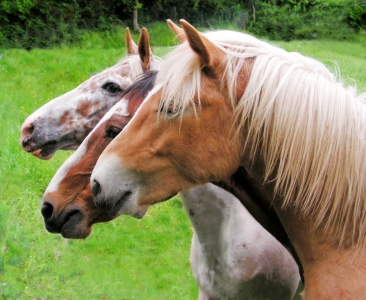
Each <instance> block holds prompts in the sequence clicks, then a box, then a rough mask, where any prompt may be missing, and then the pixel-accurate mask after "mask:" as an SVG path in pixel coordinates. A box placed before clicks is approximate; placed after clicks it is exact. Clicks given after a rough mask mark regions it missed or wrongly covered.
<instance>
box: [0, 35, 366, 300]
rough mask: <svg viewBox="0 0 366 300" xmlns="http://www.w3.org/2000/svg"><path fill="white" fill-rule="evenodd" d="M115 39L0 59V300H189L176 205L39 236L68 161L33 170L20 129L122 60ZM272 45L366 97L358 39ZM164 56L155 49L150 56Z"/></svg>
mask: <svg viewBox="0 0 366 300" xmlns="http://www.w3.org/2000/svg"><path fill="white" fill-rule="evenodd" d="M155 35H157V34H156V33H155ZM123 39H124V36H123V32H119V33H115V34H106V35H104V36H103V35H96V34H91V35H89V36H88V37H86V38H85V39H84V40H83V41H82V42H81V43H80V44H78V45H75V46H68V47H67V46H63V47H60V48H57V49H48V50H39V49H34V50H31V51H24V50H6V51H2V52H1V53H0V54H1V56H0V57H2V58H1V59H0V85H1V88H0V133H1V141H0V247H1V252H0V299H57V300H59V299H73V300H79V299H81V300H83V299H195V298H196V296H197V287H196V284H195V282H194V279H193V277H192V275H191V271H190V267H189V261H188V255H189V247H190V239H191V236H192V229H191V226H190V224H189V221H188V219H187V217H186V216H185V212H184V209H183V208H182V204H181V202H180V200H179V199H178V198H175V199H173V200H170V201H168V202H166V203H163V204H159V205H156V206H155V207H153V208H152V209H150V210H149V213H148V215H147V216H146V217H145V218H144V219H142V220H135V219H132V218H130V217H120V218H118V219H117V220H114V221H113V222H110V223H107V224H97V225H95V226H94V230H93V233H92V234H91V236H90V237H89V238H88V239H86V240H81V241H79V240H73V241H67V240H64V239H62V238H61V237H60V236H58V235H52V234H49V233H47V232H46V231H45V229H44V225H43V219H42V217H41V215H40V212H39V203H40V199H41V196H42V194H43V191H44V189H45V188H46V186H47V184H48V182H49V180H50V179H51V178H52V176H53V174H54V172H55V171H56V169H57V168H58V167H59V166H60V165H61V164H62V162H63V161H64V160H65V159H66V157H67V156H68V155H70V153H67V152H61V153H58V154H57V155H56V156H55V158H54V159H52V160H51V161H40V160H38V159H36V158H34V157H32V156H31V155H29V154H27V153H25V152H24V151H22V150H21V149H20V147H19V144H18V139H19V129H20V126H21V124H22V122H23V121H24V119H25V118H26V117H27V116H28V115H29V114H30V113H31V112H33V111H34V110H35V109H37V108H38V107H39V106H41V105H42V104H43V103H45V102H47V101H49V100H50V99H53V98H54V97H56V96H58V95H60V94H63V93H65V92H67V91H69V90H71V89H72V88H74V87H75V86H77V85H78V84H79V83H80V82H82V81H83V80H85V79H87V78H88V77H89V74H90V73H92V72H95V71H99V70H102V69H104V68H106V67H108V66H110V65H112V64H114V63H116V62H117V60H118V59H119V58H120V57H122V56H123V55H124V54H125V49H124V48H123V47H122V40H123ZM169 39H172V37H171V36H170V37H169ZM152 41H153V37H152ZM162 44H163V43H162ZM277 44H278V45H280V46H281V47H284V48H285V49H287V50H289V51H299V52H301V53H303V54H306V55H309V56H312V57H315V58H317V59H319V60H321V61H323V62H324V63H326V64H327V65H328V66H329V67H330V68H331V69H333V68H334V62H336V63H337V64H338V66H339V67H340V70H341V75H342V78H344V80H345V81H346V82H347V83H353V80H354V82H355V83H356V84H357V86H359V87H360V90H362V91H363V92H366V72H365V70H366V51H365V50H364V49H366V38H365V37H360V38H359V39H358V40H357V41H354V42H339V41H326V40H321V41H293V42H289V43H285V42H278V43H277ZM96 45H97V46H96ZM168 51H169V48H167V47H158V46H156V45H155V47H154V52H155V53H156V54H157V55H163V54H165V53H167V52H168Z"/></svg>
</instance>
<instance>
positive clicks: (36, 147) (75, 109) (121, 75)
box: [20, 28, 161, 159]
mask: <svg viewBox="0 0 366 300" xmlns="http://www.w3.org/2000/svg"><path fill="white" fill-rule="evenodd" d="M126 48H127V52H128V54H127V56H125V57H124V58H122V59H121V60H120V61H118V62H117V64H115V65H114V66H112V67H110V68H107V69H105V70H104V71H103V72H100V73H97V74H96V75H94V76H92V77H91V78H89V79H88V80H86V81H84V82H83V83H82V84H80V85H79V86H78V87H76V88H75V89H73V90H72V91H69V92H68V93H66V94H64V95H61V96H59V97H57V98H55V99H53V100H51V101H49V102H48V103H46V104H45V105H43V106H42V107H40V108H39V109H38V110H36V111H35V112H34V113H32V114H31V115H30V116H29V117H28V118H27V119H26V120H25V121H24V123H23V125H22V127H21V136H20V145H21V147H22V148H23V149H24V150H25V151H27V152H29V153H32V154H33V155H34V156H36V157H38V158H40V159H50V158H52V157H53V156H54V154H55V152H56V151H57V150H60V149H61V150H74V149H76V148H77V147H78V146H79V145H80V143H81V142H82V141H83V140H84V138H85V137H86V136H87V135H88V133H89V132H90V131H91V130H92V129H93V128H94V127H95V125H96V124H97V123H98V122H99V120H100V119H101V118H102V117H103V116H104V114H105V113H106V112H107V111H108V110H109V109H110V108H111V107H112V106H113V105H114V104H115V103H116V102H117V101H118V100H120V99H121V94H122V92H123V91H124V90H125V89H126V88H127V87H128V86H130V85H131V84H132V83H133V81H134V80H135V79H136V77H137V76H138V75H139V74H141V73H143V72H145V71H148V70H156V69H157V68H158V67H159V64H160V62H161V60H160V59H159V58H158V57H156V56H154V55H153V54H152V51H151V49H150V41H149V35H148V32H147V30H146V29H145V28H143V29H142V31H141V35H140V38H139V42H138V45H136V43H135V42H134V41H133V40H132V38H131V34H130V31H129V29H128V28H127V29H126Z"/></svg>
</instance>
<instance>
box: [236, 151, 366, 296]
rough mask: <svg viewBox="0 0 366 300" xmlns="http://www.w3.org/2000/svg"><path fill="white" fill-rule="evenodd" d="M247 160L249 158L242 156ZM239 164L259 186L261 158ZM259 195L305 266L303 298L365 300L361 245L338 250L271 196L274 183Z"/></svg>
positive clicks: (305, 219)
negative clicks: (270, 206) (277, 219)
mask: <svg viewBox="0 0 366 300" xmlns="http://www.w3.org/2000/svg"><path fill="white" fill-rule="evenodd" d="M243 157H248V156H243ZM242 164H243V165H244V166H245V168H246V169H247V170H248V173H249V175H250V176H251V177H252V179H253V180H254V181H256V182H258V183H259V184H260V183H261V179H262V178H263V169H264V167H263V164H262V163H261V162H260V159H259V158H257V160H254V163H253V161H248V160H247V159H243V161H242ZM262 187H263V188H262V191H261V195H262V197H263V199H264V200H265V202H267V203H268V205H273V207H274V208H275V210H276V213H277V215H278V217H279V219H280V220H281V223H282V224H283V227H284V228H285V231H286V233H287V234H288V236H289V239H290V240H291V242H292V243H293V245H294V248H295V250H296V253H297V254H298V256H299V257H300V260H301V263H302V265H303V267H304V277H305V297H306V298H305V299H364V298H363V297H364V295H366V281H365V278H366V250H365V247H364V246H363V244H362V243H361V244H359V245H355V246H352V245H348V246H347V247H339V246H338V239H337V238H336V237H334V236H332V235H331V234H329V232H327V231H326V229H325V228H324V226H321V225H320V226H318V227H314V223H315V221H314V220H313V219H312V218H311V217H310V216H305V215H304V214H303V213H301V212H299V211H298V210H295V209H294V208H291V207H288V208H286V209H284V208H283V207H282V204H283V201H282V199H281V197H279V196H278V197H273V195H274V184H273V183H269V184H266V185H262Z"/></svg>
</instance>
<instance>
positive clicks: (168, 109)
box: [160, 102, 181, 116]
mask: <svg viewBox="0 0 366 300" xmlns="http://www.w3.org/2000/svg"><path fill="white" fill-rule="evenodd" d="M180 111H181V108H180V107H179V106H175V105H174V103H172V102H171V103H169V105H168V106H163V107H162V108H161V110H160V112H164V113H166V114H167V115H168V116H172V115H174V116H175V115H178V114H179V113H180Z"/></svg>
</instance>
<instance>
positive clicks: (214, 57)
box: [180, 19, 225, 70]
mask: <svg viewBox="0 0 366 300" xmlns="http://www.w3.org/2000/svg"><path fill="white" fill-rule="evenodd" d="M180 23H181V24H182V28H183V30H184V32H185V34H186V37H187V40H188V43H189V45H190V46H191V48H192V50H193V51H194V52H195V53H196V54H197V55H198V57H199V59H200V61H201V64H202V66H204V67H209V68H211V69H213V70H214V69H215V68H216V67H218V66H219V65H221V64H222V62H223V60H224V58H225V53H224V52H223V51H221V50H220V49H219V48H217V47H216V46H215V45H214V44H213V43H212V42H210V41H209V40H208V39H207V38H206V37H205V36H203V35H202V34H200V33H199V32H198V31H197V30H196V28H194V27H193V26H192V25H191V24H189V23H188V22H187V21H185V20H183V19H182V20H180Z"/></svg>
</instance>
